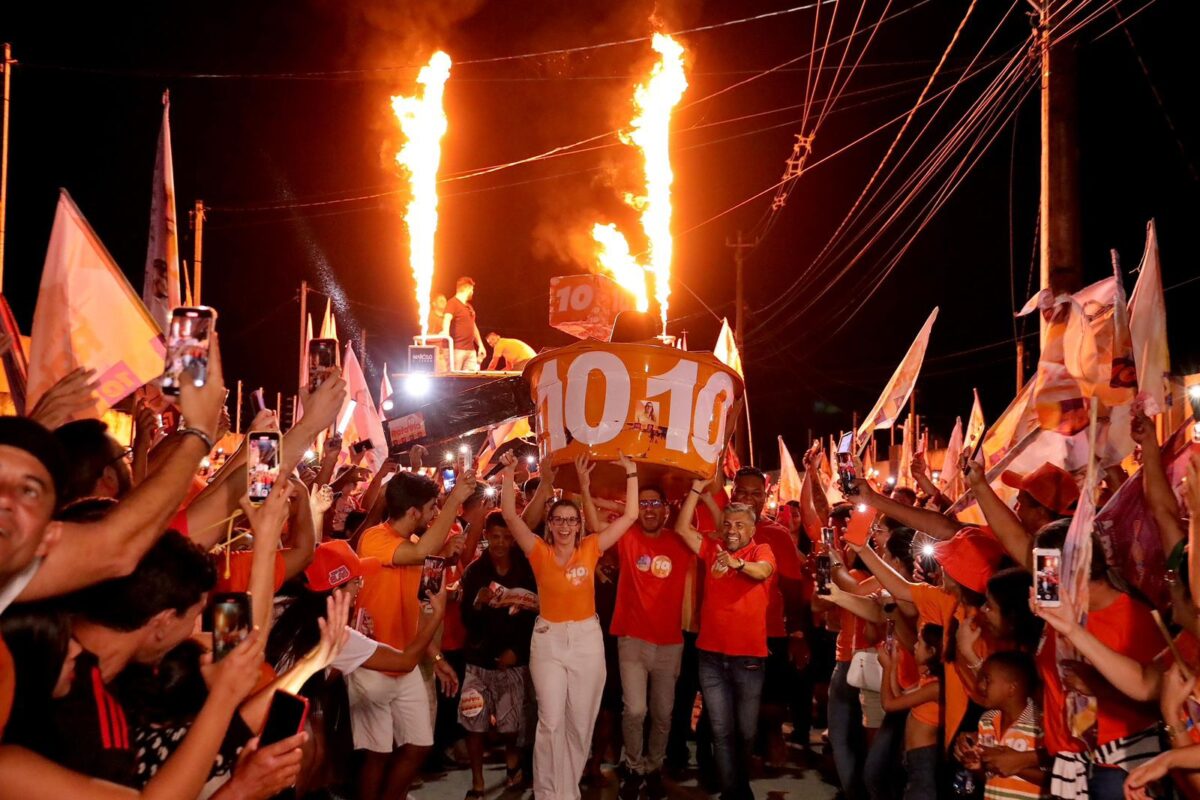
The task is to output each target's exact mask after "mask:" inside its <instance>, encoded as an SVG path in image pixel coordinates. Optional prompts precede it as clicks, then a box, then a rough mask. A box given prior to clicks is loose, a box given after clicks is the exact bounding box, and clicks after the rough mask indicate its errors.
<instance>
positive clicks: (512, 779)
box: [504, 767, 525, 789]
mask: <svg viewBox="0 0 1200 800" xmlns="http://www.w3.org/2000/svg"><path fill="white" fill-rule="evenodd" d="M524 785H525V770H524V769H523V768H522V767H515V768H513V769H509V768H507V767H505V769H504V788H505V789H520V788H521V787H522V786H524Z"/></svg>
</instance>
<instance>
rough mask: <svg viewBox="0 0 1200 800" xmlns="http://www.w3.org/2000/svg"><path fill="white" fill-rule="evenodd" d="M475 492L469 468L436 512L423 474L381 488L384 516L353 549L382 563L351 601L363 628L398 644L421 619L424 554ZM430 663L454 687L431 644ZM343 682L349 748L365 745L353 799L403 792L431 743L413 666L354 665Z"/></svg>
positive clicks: (432, 486)
mask: <svg viewBox="0 0 1200 800" xmlns="http://www.w3.org/2000/svg"><path fill="white" fill-rule="evenodd" d="M474 491H475V474H474V473H473V472H467V473H465V474H463V475H460V476H459V477H458V482H457V483H456V484H455V486H454V489H453V490H452V491H451V492H450V494H449V495H448V496H447V498H446V503H445V505H444V506H443V507H442V510H441V511H440V512H439V511H438V507H437V498H438V487H437V484H436V483H434V482H433V481H431V480H430V479H429V478H426V477H425V476H423V475H418V474H416V473H412V472H399V473H397V474H396V475H395V477H393V478H392V479H391V481H390V482H389V483H388V485H387V489H386V490H385V494H384V502H385V503H386V506H387V515H388V519H387V522H384V523H381V524H379V525H376V526H375V527H374V528H370V529H368V530H366V531H364V532H363V534H362V538H361V539H360V540H359V543H358V555H359V556H360V557H363V558H377V559H379V561H380V562H381V563H382V564H383V565H384V569H383V570H382V571H380V572H379V573H378V574H376V575H373V576H371V577H369V578H367V579H366V580H365V581H364V582H363V588H362V592H361V593H360V594H359V596H358V607H359V608H360V609H361V610H362V611H363V616H364V623H363V627H365V628H367V630H364V631H362V632H363V633H366V634H367V635H368V636H371V637H372V638H374V639H375V640H377V641H380V642H383V643H384V644H387V645H390V646H392V647H394V648H396V649H398V650H403V649H404V648H405V647H407V646H408V645H409V643H410V642H411V641H412V639H413V637H414V636H415V635H416V632H417V627H418V625H419V623H420V615H421V609H420V603H419V602H418V600H417V589H418V587H419V586H420V583H421V566H422V564H424V562H425V557H426V556H431V555H435V554H436V553H437V552H438V551H439V550H441V549H442V545H443V544H445V542H446V536H447V535H448V534H449V533H450V528H451V527H452V526H453V525H454V521H455V519H456V517H457V515H458V510H459V508H460V507H461V506H462V504H463V501H464V500H466V499H467V498H468V497H470V496H471V494H472V493H473V492H474ZM429 657H430V658H431V659H432V660H433V669H434V671H435V672H436V673H437V674H438V676H439V678H441V679H442V680H443V683H444V684H446V685H449V686H455V687H456V688H457V683H458V676H457V675H455V674H454V670H453V669H451V668H450V666H449V665H448V664H446V660H445V658H444V657H443V656H442V654H441V653H440V652H437V651H436V650H434V649H432V648H431V650H430V656H429ZM346 684H347V687H348V689H349V692H350V712H351V722H352V727H353V730H354V746H355V748H356V749H361V750H365V751H367V752H366V758H365V760H364V761H363V768H362V772H361V774H360V776H359V793H358V797H359V798H360V800H383V798H395V797H399V798H403V797H406V796H407V793H408V787H409V786H410V785H411V783H412V780H413V777H414V776H415V775H416V773H417V769H418V768H419V767H420V765H421V762H422V761H424V760H425V756H426V755H428V753H429V750H430V749H431V748H432V746H433V707H432V704H431V703H430V697H429V694H428V692H427V691H426V688H425V682H424V680H423V678H422V676H421V672H420V671H419V670H413V671H411V672H408V673H405V674H402V675H391V674H389V673H384V672H376V671H373V670H356V671H355V672H353V673H351V674H350V675H349V676H348V677H347V679H346Z"/></svg>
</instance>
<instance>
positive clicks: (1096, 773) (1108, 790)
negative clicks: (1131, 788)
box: [1088, 767, 1129, 800]
mask: <svg viewBox="0 0 1200 800" xmlns="http://www.w3.org/2000/svg"><path fill="white" fill-rule="evenodd" d="M1128 777H1129V773H1128V772H1126V771H1125V770H1123V769H1120V768H1118V767H1093V768H1092V775H1091V777H1090V778H1088V795H1089V796H1090V797H1091V798H1092V800H1123V798H1124V797H1125V779H1126V778H1128Z"/></svg>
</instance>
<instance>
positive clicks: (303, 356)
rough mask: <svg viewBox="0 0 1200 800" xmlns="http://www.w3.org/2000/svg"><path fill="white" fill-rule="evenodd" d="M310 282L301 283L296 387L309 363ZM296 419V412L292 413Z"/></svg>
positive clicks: (302, 378)
mask: <svg viewBox="0 0 1200 800" xmlns="http://www.w3.org/2000/svg"><path fill="white" fill-rule="evenodd" d="M307 319H308V281H300V370H299V372H297V373H296V385H297V386H300V383H301V381H303V380H304V367H305V365H306V364H307V363H308V341H307V340H308V326H307V325H305V324H304V323H305V321H306V320H307ZM292 414H293V416H292V419H295V411H294V410H293V412H292Z"/></svg>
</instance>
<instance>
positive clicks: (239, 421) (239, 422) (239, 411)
mask: <svg viewBox="0 0 1200 800" xmlns="http://www.w3.org/2000/svg"><path fill="white" fill-rule="evenodd" d="M237 390H238V391H237V414H236V415H234V419H235V420H236V423H235V427H234V429H233V430H234V433H241V432H242V382H241V381H240V380H239V381H238V383H237Z"/></svg>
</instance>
